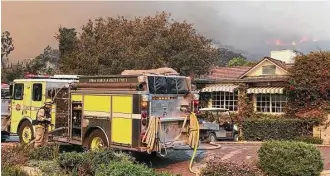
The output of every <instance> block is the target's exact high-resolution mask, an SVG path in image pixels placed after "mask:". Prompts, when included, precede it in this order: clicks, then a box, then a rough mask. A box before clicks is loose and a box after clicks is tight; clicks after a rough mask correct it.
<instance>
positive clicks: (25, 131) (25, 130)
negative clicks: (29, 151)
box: [18, 121, 34, 144]
mask: <svg viewBox="0 0 330 176" xmlns="http://www.w3.org/2000/svg"><path fill="white" fill-rule="evenodd" d="M18 136H19V142H20V143H22V144H28V143H30V142H31V141H32V140H33V139H34V131H33V127H32V124H31V123H30V122H29V121H24V122H23V123H22V125H21V126H20V128H19V131H18Z"/></svg>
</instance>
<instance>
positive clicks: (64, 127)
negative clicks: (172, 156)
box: [10, 73, 198, 153]
mask: <svg viewBox="0 0 330 176" xmlns="http://www.w3.org/2000/svg"><path fill="white" fill-rule="evenodd" d="M11 95H12V102H11V107H12V108H11V125H10V132H11V133H18V135H19V138H20V141H21V142H23V143H29V142H30V141H31V140H33V138H34V134H35V133H34V127H33V126H32V123H31V122H32V120H34V119H35V118H36V113H37V110H38V109H39V108H40V107H41V106H43V103H44V102H45V101H48V100H53V102H54V104H53V107H52V126H51V128H50V131H51V134H52V135H51V136H50V139H51V140H53V141H56V142H64V143H70V144H78V145H83V146H84V147H85V148H87V149H91V150H96V149H98V148H100V147H111V148H117V149H124V150H132V151H140V152H145V151H147V152H149V153H150V152H161V151H162V148H163V149H166V148H168V147H171V146H173V145H174V144H175V141H178V140H179V141H183V140H185V141H188V140H189V143H190V145H191V146H192V147H196V146H197V145H195V144H198V142H197V141H198V136H196V134H197V131H198V130H197V129H192V130H191V128H196V126H198V122H197V120H196V118H190V119H189V114H190V112H191V111H192V107H193V106H192V102H194V98H193V96H191V81H190V78H189V77H184V76H179V75H163V74H145V73H144V74H133V75H112V76H79V80H77V79H76V78H70V77H69V78H68V77H66V78H60V77H57V78H56V77H52V78H49V79H44V78H43V79H35V78H33V79H18V80H15V81H14V83H13V93H12V94H11ZM195 101H196V100H195ZM187 117H188V118H187ZM188 123H190V124H188ZM187 126H190V130H189V128H186V127H187ZM181 133H185V134H189V136H188V135H181ZM188 138H189V139H188Z"/></svg>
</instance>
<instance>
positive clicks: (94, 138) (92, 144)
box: [87, 129, 108, 151]
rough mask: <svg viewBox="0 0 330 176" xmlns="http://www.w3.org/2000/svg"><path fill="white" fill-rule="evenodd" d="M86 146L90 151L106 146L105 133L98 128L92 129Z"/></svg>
mask: <svg viewBox="0 0 330 176" xmlns="http://www.w3.org/2000/svg"><path fill="white" fill-rule="evenodd" d="M87 146H88V150H91V151H98V150H100V149H103V148H106V147H108V141H107V139H106V136H105V134H104V133H103V132H102V131H101V130H99V129H96V130H94V131H93V132H92V133H91V134H90V135H89V137H88V141H87Z"/></svg>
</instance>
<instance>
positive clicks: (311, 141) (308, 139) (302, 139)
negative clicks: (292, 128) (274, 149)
mask: <svg viewBox="0 0 330 176" xmlns="http://www.w3.org/2000/svg"><path fill="white" fill-rule="evenodd" d="M295 141H300V142H305V143H308V144H323V139H321V138H317V137H313V136H300V137H296V138H295Z"/></svg>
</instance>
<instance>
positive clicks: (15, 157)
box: [1, 144, 30, 166]
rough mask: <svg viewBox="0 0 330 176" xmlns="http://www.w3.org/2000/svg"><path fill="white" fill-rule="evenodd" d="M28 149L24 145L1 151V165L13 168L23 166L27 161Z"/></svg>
mask: <svg viewBox="0 0 330 176" xmlns="http://www.w3.org/2000/svg"><path fill="white" fill-rule="evenodd" d="M29 150H30V148H26V147H25V145H20V144H19V145H15V146H12V147H6V148H2V149H1V161H2V163H1V164H3V165H9V166H15V165H24V164H26V162H27V161H28V154H29Z"/></svg>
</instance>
